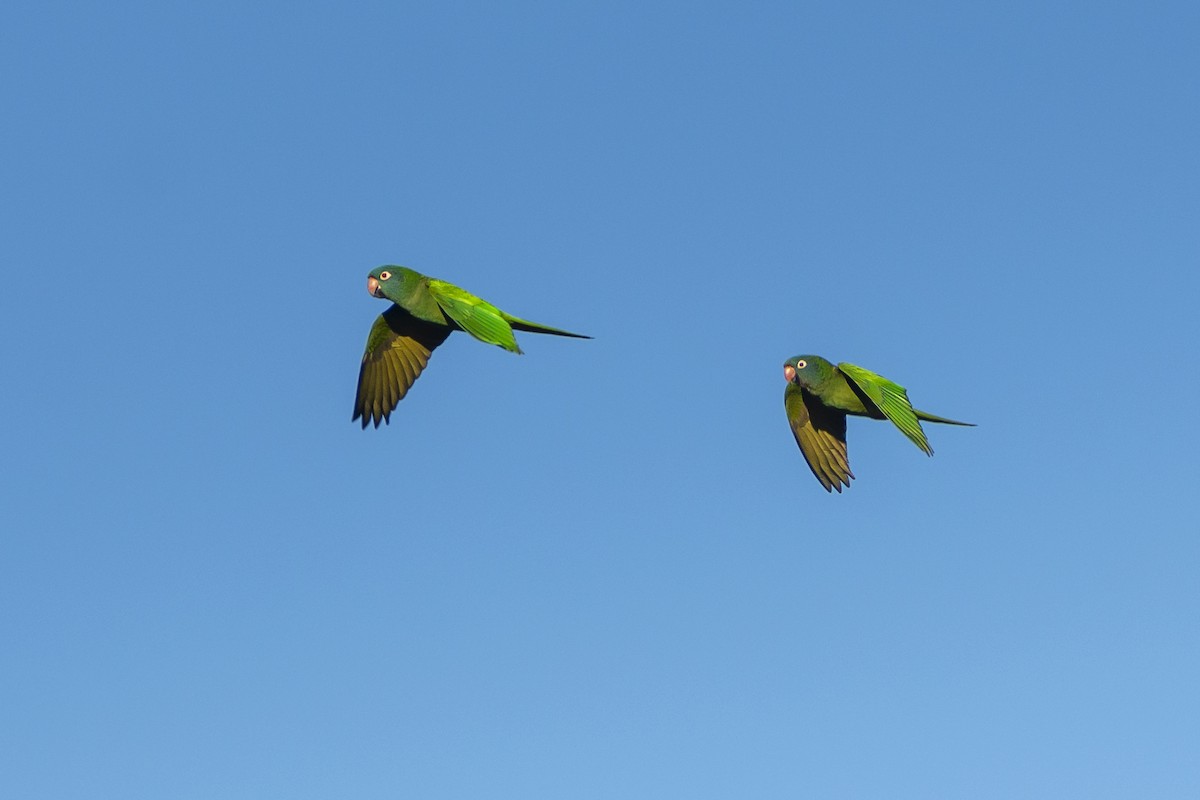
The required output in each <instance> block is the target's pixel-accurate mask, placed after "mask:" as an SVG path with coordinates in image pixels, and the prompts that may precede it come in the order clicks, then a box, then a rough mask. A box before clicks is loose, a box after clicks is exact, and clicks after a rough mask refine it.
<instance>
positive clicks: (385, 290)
mask: <svg viewBox="0 0 1200 800" xmlns="http://www.w3.org/2000/svg"><path fill="white" fill-rule="evenodd" d="M402 272H404V267H397V266H393V265H392V264H385V265H383V266H382V267H376V268H375V269H373V270H371V271H370V273H368V274H367V293H368V294H370V295H371V296H372V297H378V298H380V299H385V300H393V301H394V300H395V298H394V297H392V294H394V293H395V292H394V290H393V291H391V292H389V289H393V287H398V284H399V282H400V275H401V273H402Z"/></svg>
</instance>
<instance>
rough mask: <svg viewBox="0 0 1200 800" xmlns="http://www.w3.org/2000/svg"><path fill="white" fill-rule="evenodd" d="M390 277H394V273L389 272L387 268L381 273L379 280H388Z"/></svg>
mask: <svg viewBox="0 0 1200 800" xmlns="http://www.w3.org/2000/svg"><path fill="white" fill-rule="evenodd" d="M390 277H392V273H390V272H388V271H387V270H386V269H385V270H384V271H383V272H381V273H379V280H381V281H386V280H387V279H388V278H390Z"/></svg>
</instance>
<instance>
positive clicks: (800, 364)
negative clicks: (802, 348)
mask: <svg viewBox="0 0 1200 800" xmlns="http://www.w3.org/2000/svg"><path fill="white" fill-rule="evenodd" d="M807 366H808V362H807V361H805V360H804V359H803V358H802V359H800V360H799V361H797V362H796V369H804V368H805V367H807Z"/></svg>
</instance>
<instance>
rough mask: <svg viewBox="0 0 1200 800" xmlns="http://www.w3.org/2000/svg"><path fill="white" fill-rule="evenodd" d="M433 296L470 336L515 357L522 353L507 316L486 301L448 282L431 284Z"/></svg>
mask: <svg viewBox="0 0 1200 800" xmlns="http://www.w3.org/2000/svg"><path fill="white" fill-rule="evenodd" d="M429 293H430V294H431V295H433V299H434V300H436V301H437V304H438V305H439V306H441V308H442V310H443V311H445V312H446V316H448V317H450V318H451V319H452V320H454V321H455V322H457V323H458V324H459V326H460V327H461V328H462V329H463V330H464V331H466V332H467V333H469V334H471V335H472V336H474V337H475V338H476V339H479V340H480V341H482V342H487V343H488V344H494V345H499V346H500V347H503V348H504V349H505V350H509V351H511V352H513V353H519V352H521V348H520V347H518V346H517V340H516V337H514V336H513V332H512V326H511V325H509V324H508V321H507V320H506V319H504V315H503V313H502V312H501V311H500V309H498V308H496V307H495V306H494V305H492V304H491V303H489V302H487V301H486V300H482V299H480V298H478V297H476V296H475V295H473V294H471V293H470V292H468V291H465V290H463V289H460V288H458V287H457V286H455V285H454V284H452V283H446V282H445V281H439V280H433V279H431V280H430V281H429Z"/></svg>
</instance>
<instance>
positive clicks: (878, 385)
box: [838, 362, 933, 455]
mask: <svg viewBox="0 0 1200 800" xmlns="http://www.w3.org/2000/svg"><path fill="white" fill-rule="evenodd" d="M838 369H840V370H841V371H842V373H843V374H844V375H845V376H846V377H847V378H849V379H850V380H851V382H852V383H853V385H854V386H855V387H857V388H858V389H860V390H861V391H862V393H863V394H865V395H866V396H867V398H869V399H870V401H871V402H872V403H874V404H875V406H876V407H877V408H878V409H879V410H880V411H882V412H883V415H884V416H885V417H887V418H888V419H890V420H891V421H892V423H893V424H894V425H895V426H896V427H897V428H899V429H900V431H901V432H902V433H903V434H904V435H905V436H907V437H908V438H909V439H911V440H912V442H913V444H915V445H916V446H917V447H919V448H921V449H922V450H923V451H925V454H926V455H933V448H932V447H930V446H929V440H928V439H926V438H925V431H924V430H922V429H921V423H920V422H919V421H918V420H917V414H916V412H915V411H913V407H912V403H910V402H908V392H906V391H905V390H904V387H903V386H901V385H900V384H898V383H895V382H894V381H890V380H888V379H887V378H885V377H883V376H882V375H876V374H875V373H874V372H871V370H869V369H863V368H862V367H856V366H855V365H854V364H847V363H845V362H842V363H841V364H838Z"/></svg>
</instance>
